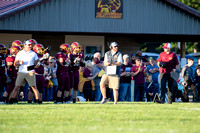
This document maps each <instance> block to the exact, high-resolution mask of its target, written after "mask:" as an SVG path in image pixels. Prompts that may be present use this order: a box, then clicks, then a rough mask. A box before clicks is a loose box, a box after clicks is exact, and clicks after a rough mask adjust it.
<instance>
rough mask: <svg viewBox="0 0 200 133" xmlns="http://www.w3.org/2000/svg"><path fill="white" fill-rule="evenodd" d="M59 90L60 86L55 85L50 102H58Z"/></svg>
mask: <svg viewBox="0 0 200 133" xmlns="http://www.w3.org/2000/svg"><path fill="white" fill-rule="evenodd" d="M57 90H58V85H53V92H52V93H51V98H50V100H53V101H54V100H56V97H57Z"/></svg>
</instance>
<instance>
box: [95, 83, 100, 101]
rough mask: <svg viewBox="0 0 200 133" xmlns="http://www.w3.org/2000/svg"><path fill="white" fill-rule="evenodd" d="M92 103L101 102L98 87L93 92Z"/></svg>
mask: <svg viewBox="0 0 200 133" xmlns="http://www.w3.org/2000/svg"><path fill="white" fill-rule="evenodd" d="M94 96H95V97H94V101H101V90H100V86H95V91H94Z"/></svg>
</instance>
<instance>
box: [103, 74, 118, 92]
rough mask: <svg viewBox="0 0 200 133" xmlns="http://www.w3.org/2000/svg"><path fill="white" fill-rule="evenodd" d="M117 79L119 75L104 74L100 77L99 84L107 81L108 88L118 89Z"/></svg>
mask: <svg viewBox="0 0 200 133" xmlns="http://www.w3.org/2000/svg"><path fill="white" fill-rule="evenodd" d="M119 80H120V77H118V76H108V75H106V74H104V75H103V76H102V78H101V82H100V84H107V83H108V86H109V88H112V89H119Z"/></svg>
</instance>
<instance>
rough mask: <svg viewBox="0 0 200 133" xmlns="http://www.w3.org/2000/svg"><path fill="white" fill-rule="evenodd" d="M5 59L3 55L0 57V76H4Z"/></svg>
mask: <svg viewBox="0 0 200 133" xmlns="http://www.w3.org/2000/svg"><path fill="white" fill-rule="evenodd" d="M5 59H6V57H5V55H0V73H1V75H0V76H2V75H3V74H4V75H5V66H6V60H5Z"/></svg>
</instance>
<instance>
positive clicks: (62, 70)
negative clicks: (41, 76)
mask: <svg viewBox="0 0 200 133" xmlns="http://www.w3.org/2000/svg"><path fill="white" fill-rule="evenodd" d="M55 57H56V60H57V64H58V68H57V74H58V75H68V66H62V65H61V64H60V62H59V61H58V60H59V59H60V58H62V59H63V61H65V60H66V59H67V58H68V57H67V55H64V54H63V53H61V52H59V53H57V54H56V56H55Z"/></svg>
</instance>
